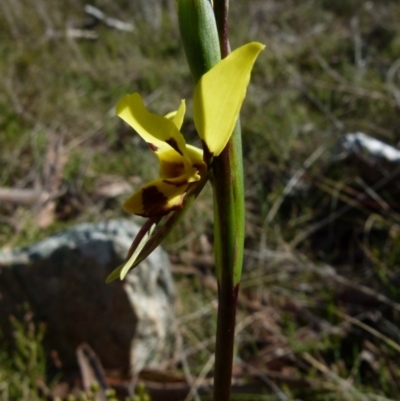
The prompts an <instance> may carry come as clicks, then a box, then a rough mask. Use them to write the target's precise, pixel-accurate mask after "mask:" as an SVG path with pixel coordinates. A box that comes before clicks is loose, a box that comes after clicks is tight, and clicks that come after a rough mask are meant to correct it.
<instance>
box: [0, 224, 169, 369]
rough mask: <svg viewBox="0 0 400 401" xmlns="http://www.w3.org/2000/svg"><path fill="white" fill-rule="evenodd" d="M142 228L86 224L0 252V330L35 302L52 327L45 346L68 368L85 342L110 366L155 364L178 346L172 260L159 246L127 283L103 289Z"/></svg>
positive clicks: (37, 312)
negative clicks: (21, 246) (78, 348)
mask: <svg viewBox="0 0 400 401" xmlns="http://www.w3.org/2000/svg"><path fill="white" fill-rule="evenodd" d="M138 230H139V227H138V226H137V225H136V224H134V223H132V222H129V221H126V220H112V221H108V222H103V223H97V224H86V223H85V224H80V225H78V226H76V227H74V228H71V229H69V230H66V231H64V232H61V233H59V234H57V235H54V236H51V237H49V238H47V239H45V240H43V241H41V242H38V243H36V244H34V245H32V246H29V247H26V248H23V249H18V250H14V251H12V252H0V328H1V330H2V331H3V332H4V333H5V334H7V333H10V332H11V327H10V323H9V316H10V315H13V316H16V317H17V318H21V309H22V308H21V306H22V305H23V304H26V303H29V305H30V308H31V310H32V311H33V313H34V315H35V318H36V319H37V320H39V321H43V322H45V323H46V327H47V329H46V333H47V334H46V343H45V344H46V349H47V350H48V352H52V353H53V355H54V351H56V353H57V355H58V358H59V359H60V361H61V363H62V365H63V366H64V367H67V368H68V367H72V366H75V365H76V357H75V350H76V348H77V346H78V345H79V344H81V343H82V342H87V343H88V344H90V346H91V347H92V348H93V350H94V351H95V352H96V353H97V355H98V357H99V358H100V360H101V362H102V364H103V365H104V367H105V368H111V369H115V368H117V369H123V370H128V369H131V370H132V371H134V372H137V371H139V370H141V369H142V368H143V367H144V366H154V365H156V364H157V363H158V362H159V361H160V360H162V359H165V358H168V357H169V356H170V354H171V352H172V349H173V346H174V341H173V338H174V311H173V305H174V286H173V280H172V276H171V273H170V263H169V260H168V257H167V255H166V254H165V252H163V251H162V250H161V249H160V248H159V249H156V251H154V252H153V253H152V254H151V255H150V256H149V257H148V258H147V259H146V260H145V261H143V262H142V263H141V264H140V265H139V266H138V267H136V268H135V269H134V270H133V271H131V272H130V273H129V274H128V276H127V278H126V279H125V280H124V281H119V280H117V281H115V282H113V283H111V284H105V278H106V277H107V275H108V274H109V273H110V272H111V271H112V270H113V269H114V268H116V267H117V266H118V265H119V264H120V263H121V262H122V261H123V260H124V258H125V256H126V254H127V252H128V249H129V246H130V244H131V242H132V240H133V238H134V237H135V235H136V233H137V232H138Z"/></svg>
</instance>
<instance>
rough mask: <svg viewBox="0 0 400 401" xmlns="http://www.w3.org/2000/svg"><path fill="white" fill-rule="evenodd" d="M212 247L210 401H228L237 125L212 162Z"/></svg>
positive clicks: (219, 0)
mask: <svg viewBox="0 0 400 401" xmlns="http://www.w3.org/2000/svg"><path fill="white" fill-rule="evenodd" d="M228 3H229V1H228V0H214V12H215V17H216V21H217V29H218V34H219V41H220V47H221V56H222V58H224V57H226V56H227V55H228V53H229V51H230V48H229V41H228ZM212 170H213V176H214V183H213V189H214V211H215V220H214V238H215V241H214V244H215V257H216V270H217V278H218V320H217V337H216V345H215V373H214V401H229V400H230V391H231V382H232V365H233V352H234V341H235V321H236V306H237V297H238V292H239V282H240V276H241V270H242V262H243V247H244V189H243V162H242V143H241V130H240V123H239V121H238V122H237V124H236V126H235V129H234V132H233V135H232V137H231V140H230V141H229V143H228V145H227V146H226V148H225V149H224V151H223V152H222V153H221V154H220V155H219V156H218V157H216V158H215V159H214V162H213V166H212Z"/></svg>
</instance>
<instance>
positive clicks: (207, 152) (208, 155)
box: [201, 140, 214, 166]
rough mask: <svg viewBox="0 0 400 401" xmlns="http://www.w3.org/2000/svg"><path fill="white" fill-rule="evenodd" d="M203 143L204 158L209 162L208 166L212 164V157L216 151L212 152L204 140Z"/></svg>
mask: <svg viewBox="0 0 400 401" xmlns="http://www.w3.org/2000/svg"><path fill="white" fill-rule="evenodd" d="M201 144H202V146H203V160H204V163H206V164H207V166H209V165H210V163H211V161H212V158H213V157H214V153H212V152H210V149H208V146H207V144H206V143H205V142H204V141H203V140H202V141H201Z"/></svg>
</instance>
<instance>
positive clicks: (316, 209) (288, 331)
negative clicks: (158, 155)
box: [0, 0, 400, 401]
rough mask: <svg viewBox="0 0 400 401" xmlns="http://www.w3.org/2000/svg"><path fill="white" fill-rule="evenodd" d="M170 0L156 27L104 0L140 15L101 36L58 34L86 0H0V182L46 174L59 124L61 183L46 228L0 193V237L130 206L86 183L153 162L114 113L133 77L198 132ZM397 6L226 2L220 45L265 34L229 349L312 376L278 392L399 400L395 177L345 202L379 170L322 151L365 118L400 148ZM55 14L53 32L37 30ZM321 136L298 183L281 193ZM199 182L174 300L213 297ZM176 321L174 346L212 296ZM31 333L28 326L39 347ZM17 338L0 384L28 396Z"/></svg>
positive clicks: (146, 169) (205, 332) (250, 131)
mask: <svg viewBox="0 0 400 401" xmlns="http://www.w3.org/2000/svg"><path fill="white" fill-rule="evenodd" d="M166 3H168V2H165V4H166ZM170 3H171V4H170V6H171V7H164V9H163V14H162V19H161V21H160V26H159V30H158V31H156V30H154V29H153V28H151V27H150V23H146V22H145V21H143V19H142V17H141V15H142V14H141V11H140V10H141V8H140V6H139V5H138V3H137V2H128V1H120V2H118V4H116V2H111V1H108V0H103V1H102V2H99V3H98V4H97V5H98V6H99V7H100V8H101V9H102V10H103V11H104V12H106V13H107V14H109V15H110V16H113V17H116V18H120V19H121V20H124V21H130V22H134V23H135V30H134V31H133V32H130V33H129V32H120V31H116V30H113V29H110V28H107V27H106V26H104V25H99V26H98V27H96V28H95V31H96V32H97V34H98V40H96V41H89V40H83V39H82V40H73V39H70V38H66V37H65V35H64V32H65V29H66V27H67V26H71V24H72V23H74V24H78V25H79V24H81V23H82V22H84V20H85V18H86V17H85V14H84V13H83V5H84V2H83V1H79V0H69V1H68V2H62V3H60V4H58V3H55V2H52V1H50V0H41V1H38V2H35V3H34V4H33V3H32V2H30V1H28V0H13V1H11V0H4V1H3V2H2V3H1V5H0V10H1V11H0V26H2V27H6V29H2V30H0V77H1V78H0V89H1V90H0V149H1V153H0V187H15V188H38V187H46V186H47V185H49V184H50V183H51V177H49V175H48V174H47V173H46V166H48V163H49V157H50V156H48V155H47V154H48V152H49V150H51V149H53V148H54V143H55V141H56V139H57V138H58V139H60V140H61V143H62V148H61V151H60V152H61V153H60V157H59V158H58V160H59V161H60V164H59V166H58V167H59V168H60V176H59V177H57V180H58V181H57V180H56V181H57V182H58V184H57V185H58V189H61V190H62V192H63V193H64V195H63V196H61V197H59V198H57V200H56V214H55V216H54V221H53V223H52V224H50V225H49V226H48V227H46V228H45V229H42V228H40V227H39V226H38V222H37V220H36V213H37V209H35V208H34V207H33V206H26V205H25V206H24V205H16V204H13V203H5V202H1V203H0V219H1V220H0V221H1V223H0V246H20V245H25V244H27V243H30V242H33V241H36V240H38V239H40V238H43V237H45V236H47V235H48V234H50V233H53V232H55V231H58V230H60V229H62V228H64V227H68V226H70V225H72V224H74V223H76V222H81V221H87V220H89V221H97V220H103V219H105V218H112V217H116V216H122V215H123V216H126V217H128V216H127V215H126V214H124V212H123V211H122V210H121V207H120V205H121V203H122V201H123V199H124V198H125V197H126V195H125V196H124V195H122V196H120V197H117V198H115V199H113V200H112V201H109V200H108V199H105V198H104V197H103V198H101V197H100V198H99V197H98V195H97V191H98V188H99V183H100V182H102V180H104V179H106V178H110V177H115V178H118V179H121V180H123V181H124V182H126V183H128V184H130V185H131V186H132V190H134V189H136V188H138V187H139V185H141V184H142V183H143V182H146V181H147V180H150V179H152V178H154V177H156V176H157V169H158V167H157V164H156V160H155V158H153V157H150V152H149V151H148V149H147V146H146V145H145V144H144V143H143V142H142V141H141V140H140V139H139V138H138V137H137V136H135V134H134V133H133V132H132V131H131V130H130V129H129V128H127V127H126V126H125V125H124V124H123V123H122V122H121V121H119V120H118V119H117V118H115V117H114V115H113V108H114V106H115V104H116V102H117V101H118V99H119V98H120V97H121V96H122V95H124V94H125V93H126V92H133V91H139V92H140V93H141V94H142V96H143V97H144V98H145V99H146V101H147V103H148V105H149V107H150V108H151V109H152V110H154V111H155V112H158V113H167V112H169V111H171V110H173V109H175V108H176V107H177V105H178V104H179V101H180V99H181V98H185V99H187V101H188V106H189V107H188V109H189V110H188V115H187V119H186V121H185V124H184V129H183V131H184V133H185V136H186V137H187V139H188V142H190V143H193V144H196V140H197V139H196V134H195V130H194V125H193V118H192V113H191V109H190V107H191V96H192V92H193V86H192V80H191V77H190V73H189V70H188V68H187V65H186V63H185V59H184V54H183V51H182V48H181V45H180V39H179V36H178V27H177V25H176V18H175V17H174V4H173V3H174V2H173V1H171V2H170ZM342 3H343V4H342ZM399 18H400V5H399V4H398V2H396V1H385V2H378V1H361V0H353V1H347V2H331V1H322V0H315V1H305V2H293V1H290V0H285V1H281V2H278V1H272V2H265V1H252V2H247V1H243V0H242V1H232V2H231V23H230V32H231V43H232V47H236V46H239V45H240V44H242V43H244V42H246V41H249V40H258V41H260V42H263V43H265V44H266V50H265V51H264V52H263V54H262V55H261V56H260V59H259V61H258V62H257V65H256V67H255V70H254V73H253V77H252V84H251V86H250V88H249V91H248V97H247V100H246V103H245V105H244V107H243V112H242V125H243V145H244V163H245V179H246V205H247V235H246V258H245V269H244V282H243V286H242V288H243V290H242V297H241V303H240V310H239V312H238V325H239V326H240V327H239V328H240V330H239V334H238V346H237V357H238V361H240V360H242V361H244V362H246V363H247V364H250V365H251V366H253V368H254V369H256V371H258V372H259V373H262V374H266V375H268V372H275V373H276V374H278V373H279V374H281V375H285V374H287V375H288V376H292V377H296V378H299V380H300V379H302V380H306V381H307V380H308V382H307V383H312V384H307V385H303V386H300V387H299V386H297V387H296V386H294V385H293V383H292V382H290V381H285V380H284V379H280V380H278V379H274V377H275V376H273V375H271V377H270V380H272V381H273V382H274V383H275V385H276V386H278V387H279V388H280V389H281V390H282V391H283V392H284V393H286V394H287V397H288V399H295V398H296V397H297V398H299V399H302V400H312V401H314V400H337V399H346V400H347V399H349V400H359V399H360V400H361V399H371V400H375V399H376V400H378V399H384V398H379V397H387V398H388V399H396V398H398V394H399V392H400V388H399V385H398V383H399V382H400V380H399V378H400V365H399V363H398V360H399V358H398V352H397V351H396V350H395V349H394V348H393V347H391V346H390V344H389V343H388V341H386V340H385V338H386V339H389V340H392V341H394V342H395V343H396V344H397V343H398V338H399V337H398V334H399V333H398V329H397V327H398V326H399V324H400V320H399V312H398V309H396V308H395V307H394V306H393V302H398V301H399V292H398V281H396V280H395V278H396V277H398V275H399V251H398V249H399V238H400V229H399V217H398V204H397V203H398V202H397V199H398V190H397V188H396V185H395V181H390V182H389V184H388V185H386V186H384V187H382V188H377V189H376V193H377V195H378V196H379V197H381V198H382V199H383V200H384V201H385V202H387V203H388V204H389V205H390V208H389V209H387V210H384V209H382V208H376V207H370V206H369V204H367V203H363V202H356V204H355V203H354V200H356V199H357V198H356V196H357V194H359V193H363V192H365V188H366V187H367V188H369V189H371V188H373V187H374V185H375V183H376V182H377V180H379V179H380V177H381V176H380V175H379V172H378V171H377V169H374V167H372V168H371V169H369V170H368V169H367V168H366V167H365V166H363V165H362V166H361V168H360V165H359V164H356V163H352V162H346V163H338V164H332V162H331V159H330V154H331V153H332V151H333V149H334V148H335V146H336V145H337V143H338V141H339V140H340V138H341V137H342V136H343V134H344V133H346V132H356V131H363V132H365V133H367V134H369V135H372V136H374V137H376V138H378V139H381V140H383V141H385V142H387V143H389V144H392V145H394V146H397V143H398V140H399V137H400V125H399V118H398V115H399V114H398V108H399V103H398V100H396V93H397V92H396V91H398V90H399V86H400V81H399V80H400V78H399V75H398V70H396V60H398V58H399V55H400V29H399V25H398V21H399ZM153 23H156V20H154V21H153ZM51 30H52V31H53V32H55V35H54V36H49V35H48V34H46V32H50V31H51ZM317 149H320V150H321V152H320V153H319V154H318V156H316V159H315V161H314V162H313V163H312V164H311V166H310V167H308V168H307V169H306V171H304V172H303V174H302V175H301V177H300V180H299V185H298V186H297V187H296V189H295V191H292V192H291V193H289V194H286V193H284V190H285V187H286V186H287V183H288V182H289V180H290V179H291V178H292V177H293V175H294V174H296V173H298V172H299V170H300V169H302V168H303V166H304V163H305V162H306V160H307V159H308V158H309V157H310V155H312V154H313V152H315V151H317ZM394 180H395V178H394ZM210 194H211V190H210V188H209V187H207V188H206V190H205V192H204V194H202V195H201V197H200V198H199V199H198V201H197V202H196V204H195V207H193V208H192V210H190V212H189V213H188V215H187V218H186V219H185V220H184V221H183V222H182V223H181V224H180V225H179V226H178V227H177V229H176V230H175V231H174V233H173V234H171V236H170V238H168V240H167V241H166V243H165V244H164V245H165V247H166V249H167V250H168V251H169V252H170V254H171V256H172V258H173V259H172V260H173V261H174V263H175V264H182V265H184V266H186V267H195V268H196V269H197V270H198V271H200V272H201V275H200V276H190V275H189V276H187V275H185V274H180V275H179V274H178V275H176V282H177V286H178V289H179V291H180V300H181V301H180V303H179V305H180V306H179V308H178V312H179V314H180V316H186V315H187V314H190V313H193V312H195V311H196V310H198V309H200V308H201V307H202V306H204V305H207V304H209V303H210V302H212V301H213V300H214V299H215V289H214V287H213V286H212V285H211V286H205V284H204V283H205V280H206V281H207V280H209V278H210V275H211V274H212V272H213V266H212V262H210V260H212V259H210V258H211V251H210V249H212V247H210V244H212V203H211V197H210ZM367 199H368V200H371V198H370V197H367ZM338 212H340V213H338ZM329 216H331V217H332V219H331V221H330V222H326V224H323V225H321V227H320V228H319V229H318V230H316V231H313V230H314V229H315V227H316V224H319V223H320V222H322V221H324V219H326V218H327V217H329ZM183 238H184V239H185V240H183V241H182V239H183ZM207 258H208V259H207ZM326 264H331V265H333V266H334V267H335V269H336V270H335V271H336V273H337V275H332V274H329V270H327V267H326ZM366 289H367V290H366ZM366 291H367V292H368V291H369V292H368V294H370V295H366ZM371 294H372V295H371ZM380 295H383V296H385V297H387V298H388V299H390V300H391V301H392V303H390V302H389V303H387V302H383V301H381V298H379V296H380ZM366 296H367V298H368V297H369V298H368V300H366V298H365V297H366ZM363 297H364V298H363ZM367 301H368V302H369V303H368V302H367ZM372 301H373V302H372ZM348 317H350V318H353V319H355V320H353V321H349V320H348ZM346 319H347V320H346ZM374 319H375V320H374ZM379 319H380V320H379ZM357 322H358V323H357ZM390 325H392V326H393V327H392V326H390ZM389 326H390V327H392V329H387V328H388V327H389ZM368 328H372V329H374V330H376V331H373V330H372V331H371V330H368ZM181 330H182V337H183V341H184V347H185V348H187V349H191V348H193V347H195V346H196V344H199V343H201V341H203V340H204V339H212V336H213V335H214V334H215V308H214V307H212V306H210V307H209V308H208V309H207V310H206V312H205V313H204V314H203V315H202V316H201V317H198V318H194V319H192V320H190V321H188V322H187V323H185V324H182V327H181ZM377 332H378V335H377ZM379 333H380V334H381V336H379ZM38 336H39V334H38V333H36V337H34V338H31V340H30V341H33V343H35V344H37V346H38V347H39V344H40V340H41V338H40V336H39V337H38ZM382 336H383V337H382ZM28 337H29V336H28ZM28 348H29V347H28ZM17 349H18V347H17ZM276 350H283V351H282V352H283V354H282V355H281V356H280V354H279V352H281V351H279V352H278V354H279V355H278V354H276ZM18 352H20V351H17V354H12V355H11V356H10V355H9V354H5V353H1V355H2V356H1V358H2V364H1V368H0V378H1V379H0V383H5V382H7V383H9V384H7V386H8V389H9V390H8V391H10V393H9V394H10V399H21V400H23V401H25V400H28V399H31V400H35V398H34V397H36V395H35V394H37V387H35V386H36V384H35V383H34V382H35V380H36V378H37V377H38V376H40V377H44V370H43V369H44V367H43V365H42V364H41V363H42V362H40V364H39V366H40V368H38V370H37V371H29V370H24V369H22V368H21V366H20V365H19V364H18V363H19V362H18V360H19V358H21V354H20V353H18ZM29 352H31V351H29ZM32 352H33V351H32ZM212 352H213V342H212V341H211V340H210V343H209V344H208V345H207V346H205V347H203V348H201V349H200V350H199V351H196V352H195V351H193V353H192V354H191V355H190V357H189V360H188V362H189V364H190V366H191V369H192V372H193V373H195V374H199V373H200V372H201V370H202V367H203V365H204V364H205V363H206V362H207V361H208V359H209V358H210V356H211V355H212ZM6 355H8V356H6ZM37 355H38V356H37V358H41V357H40V356H39V354H37ZM25 357H29V355H28V356H27V355H25V356H24V358H25ZM40 361H42V360H41V359H40ZM174 368H177V369H179V368H180V366H179V365H177V366H174ZM244 371H245V372H244V375H249V376H251V374H250V373H249V372H248V371H246V369H244ZM21 375H22V376H21ZM5 377H6V378H7V379H5ZM21 377H23V379H22V380H20V378H21ZM26 383H27V384H26ZM344 383H347V385H348V387H347V390H346V391H345V388H346V387H344ZM19 384H20V386H19ZM18 386H19V387H18ZM2 388H4V386H3V387H1V388H0V396H1V394H4V392H3V393H1V391H3V390H1V389H2ZM267 388H269V390H268V392H269V393H270V394H269V395H261V393H260V395H259V398H257V399H259V400H263V399H271V400H272V399H276V397H277V396H276V391H277V388H276V387H271V386H269V387H268V386H267ZM24 389H28V390H24ZM11 391H12V392H13V393H11ZM24 391H28V393H29V396H28V395H26V394H28V393H24ZM11 394H15V397H16V398H15V397H14V396H12V395H11ZM21 394H22V395H21ZM271 394H275V395H273V396H271ZM13 397H14V398H13ZM24 397H25V398H24ZM29 397H30V398H29ZM243 397H244V396H243ZM243 397H242V398H240V399H248V400H250V399H254V396H250V395H249V396H248V398H246V397H244V398H243ZM252 397H253V398H252ZM363 397H364V398H363ZM0 399H1V398H0Z"/></svg>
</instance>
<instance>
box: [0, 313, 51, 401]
mask: <svg viewBox="0 0 400 401" xmlns="http://www.w3.org/2000/svg"><path fill="white" fill-rule="evenodd" d="M12 326H13V328H14V333H13V334H14V338H13V344H12V350H11V351H10V352H7V351H5V350H1V351H0V401H9V400H28V399H29V400H30V401H40V400H42V399H43V398H41V397H40V395H39V394H40V390H41V386H42V385H44V378H45V369H46V361H45V355H44V351H43V346H42V341H43V336H44V333H45V330H44V326H41V325H36V324H35V323H34V322H33V320H32V316H31V314H29V313H28V314H26V319H25V320H23V321H18V320H17V319H15V318H12ZM2 337H3V336H2ZM2 339H4V338H2Z"/></svg>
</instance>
